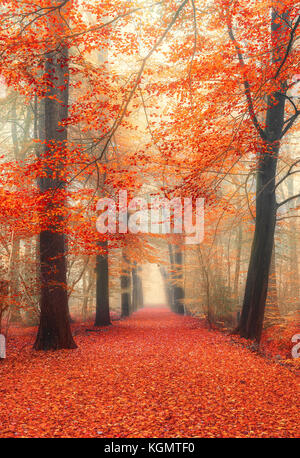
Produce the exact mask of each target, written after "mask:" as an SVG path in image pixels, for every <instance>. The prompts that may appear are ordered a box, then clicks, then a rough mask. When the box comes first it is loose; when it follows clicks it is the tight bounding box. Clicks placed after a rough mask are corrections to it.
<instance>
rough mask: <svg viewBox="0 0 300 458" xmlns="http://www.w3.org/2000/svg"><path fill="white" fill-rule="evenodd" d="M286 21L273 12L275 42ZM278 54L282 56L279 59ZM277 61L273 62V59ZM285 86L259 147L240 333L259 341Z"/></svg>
mask: <svg viewBox="0 0 300 458" xmlns="http://www.w3.org/2000/svg"><path fill="white" fill-rule="evenodd" d="M283 24H284V21H283V19H280V18H279V16H278V14H277V13H276V12H274V11H273V13H272V25H271V29H272V42H273V44H274V47H275V44H277V45H278V44H279V42H280V37H279V33H280V28H281V27H282V26H283ZM278 54H281V56H280V57H278ZM283 55H284V49H283V50H282V52H281V53H279V52H277V57H276V61H278V60H279V63H280V61H281V59H282V58H283ZM273 61H274V59H273ZM285 92H286V85H285V84H282V85H281V91H276V92H273V93H272V94H270V95H269V96H268V108H267V114H266V128H265V130H264V136H263V138H262V141H261V144H260V154H259V163H258V171H257V179H256V218H255V232H254V238H253V242H252V248H251V255H250V263H249V267H248V274H247V281H246V287H245V295H244V302H243V308H242V313H241V319H240V323H239V326H238V332H239V334H240V336H241V337H245V338H247V339H255V340H256V341H257V342H259V341H260V338H261V333H262V327H263V319H264V313H265V305H266V298H267V291H268V278H269V270H270V263H271V257H272V250H273V245H274V232H275V223H276V211H277V204H276V196H275V177H276V167H277V160H278V152H279V148H280V140H281V136H282V131H283V125H284V107H285Z"/></svg>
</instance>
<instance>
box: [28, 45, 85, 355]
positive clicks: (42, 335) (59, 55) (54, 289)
mask: <svg viewBox="0 0 300 458" xmlns="http://www.w3.org/2000/svg"><path fill="white" fill-rule="evenodd" d="M45 73H47V74H48V75H52V76H53V79H52V83H53V85H52V86H51V87H50V89H49V90H48V97H46V98H45V100H44V136H45V141H46V146H45V150H46V151H45V152H46V154H48V155H49V156H53V154H57V155H58V156H59V158H58V159H56V163H55V166H54V167H55V170H53V167H52V168H50V167H47V168H46V170H45V172H46V176H45V177H43V178H40V179H39V186H40V190H41V192H42V193H45V194H48V196H49V201H50V203H49V210H50V211H53V215H56V216H55V217H53V223H52V226H51V227H48V228H46V229H43V230H42V232H41V233H40V243H39V252H40V278H41V297H40V309H41V314H40V323H39V329H38V334H37V337H36V341H35V344H34V348H35V349H36V350H50V349H53V350H57V349H61V348H76V344H75V342H74V340H73V337H72V333H71V328H70V322H69V312H68V294H67V288H66V284H67V275H66V251H65V236H64V233H63V226H64V217H63V216H62V212H61V209H62V207H63V204H64V202H63V201H60V202H58V203H55V201H54V199H55V197H57V195H56V193H57V192H60V191H61V190H62V189H63V188H64V182H63V180H62V179H61V178H60V171H61V170H62V168H63V167H64V155H65V146H66V140H67V129H66V128H62V126H61V125H60V122H61V121H63V119H65V118H67V116H68V90H69V81H68V76H67V75H68V74H69V71H68V49H67V47H64V46H59V48H58V49H57V50H56V51H54V52H52V53H48V54H47V55H46V64H45ZM62 86H64V90H62V91H61V90H60V87H62ZM55 98H58V100H59V101H61V102H62V103H59V102H58V101H57V100H56V99H55ZM42 129H43V127H42ZM42 134H43V133H42ZM57 215H58V216H57Z"/></svg>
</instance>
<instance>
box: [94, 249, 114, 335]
mask: <svg viewBox="0 0 300 458" xmlns="http://www.w3.org/2000/svg"><path fill="white" fill-rule="evenodd" d="M99 246H101V247H102V248H103V249H104V250H105V253H103V254H101V255H100V254H97V256H96V318H95V326H109V325H111V320H110V314H109V276H108V251H107V249H108V243H107V241H105V242H100V243H99Z"/></svg>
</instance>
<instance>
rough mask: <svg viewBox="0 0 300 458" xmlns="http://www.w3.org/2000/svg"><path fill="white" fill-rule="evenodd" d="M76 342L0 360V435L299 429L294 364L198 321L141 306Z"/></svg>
mask: <svg viewBox="0 0 300 458" xmlns="http://www.w3.org/2000/svg"><path fill="white" fill-rule="evenodd" d="M86 327H89V328H90V326H84V327H83V326H81V327H80V326H79V327H77V328H76V333H77V335H76V342H77V343H78V346H79V347H78V349H76V350H71V351H67V350H62V351H59V352H47V353H43V352H36V351H33V350H32V349H31V343H32V339H33V336H32V335H27V336H19V337H16V338H14V339H10V341H9V343H8V349H7V350H8V358H7V359H6V360H5V361H1V362H0V376H1V378H0V399H1V410H0V436H1V437H299V436H300V428H299V408H300V393H299V379H297V375H296V372H295V371H291V370H290V368H289V367H284V366H282V365H281V364H279V363H275V362H273V361H268V360H267V359H265V358H262V357H261V356H259V355H257V354H255V353H252V352H251V351H249V350H248V349H247V348H244V347H243V346H242V345H239V344H237V343H233V342H232V340H231V338H230V337H229V336H225V335H224V334H221V333H219V332H215V331H209V330H208V329H206V328H205V327H204V326H203V324H202V323H201V321H199V320H197V319H195V318H191V317H180V316H177V315H175V314H173V313H171V312H169V311H168V310H166V309H150V308H148V309H143V310H141V311H139V312H138V313H136V314H134V315H133V316H131V317H130V318H129V319H127V320H124V321H120V322H117V323H114V325H113V326H111V327H109V328H106V329H102V330H100V331H99V332H95V331H89V332H86Z"/></svg>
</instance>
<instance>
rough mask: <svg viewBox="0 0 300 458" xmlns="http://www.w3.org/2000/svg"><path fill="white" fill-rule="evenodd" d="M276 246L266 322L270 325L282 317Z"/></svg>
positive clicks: (270, 276) (270, 278)
mask: <svg viewBox="0 0 300 458" xmlns="http://www.w3.org/2000/svg"><path fill="white" fill-rule="evenodd" d="M275 259H276V256H275V245H274V246H273V250H272V257H271V265H270V274H269V288H268V295H267V301H266V311H265V320H267V321H268V323H269V324H273V323H274V320H276V319H278V318H279V317H280V311H279V305H278V292H277V279H276V262H275Z"/></svg>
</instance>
